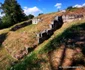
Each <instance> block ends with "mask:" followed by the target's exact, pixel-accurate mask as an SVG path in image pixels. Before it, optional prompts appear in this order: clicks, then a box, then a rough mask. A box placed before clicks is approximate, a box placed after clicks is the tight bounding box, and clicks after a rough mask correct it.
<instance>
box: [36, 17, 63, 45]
mask: <svg viewBox="0 0 85 70" xmlns="http://www.w3.org/2000/svg"><path fill="white" fill-rule="evenodd" d="M62 24H63V20H62V16H56V17H55V18H54V20H53V21H52V22H51V24H49V29H47V30H44V31H42V32H41V33H38V34H37V38H38V43H39V44H40V43H42V42H43V41H44V40H46V39H48V38H49V37H50V36H51V35H52V34H53V32H54V31H55V30H56V29H58V28H60V27H61V26H62Z"/></svg>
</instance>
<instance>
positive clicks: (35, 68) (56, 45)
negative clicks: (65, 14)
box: [11, 20, 85, 70]
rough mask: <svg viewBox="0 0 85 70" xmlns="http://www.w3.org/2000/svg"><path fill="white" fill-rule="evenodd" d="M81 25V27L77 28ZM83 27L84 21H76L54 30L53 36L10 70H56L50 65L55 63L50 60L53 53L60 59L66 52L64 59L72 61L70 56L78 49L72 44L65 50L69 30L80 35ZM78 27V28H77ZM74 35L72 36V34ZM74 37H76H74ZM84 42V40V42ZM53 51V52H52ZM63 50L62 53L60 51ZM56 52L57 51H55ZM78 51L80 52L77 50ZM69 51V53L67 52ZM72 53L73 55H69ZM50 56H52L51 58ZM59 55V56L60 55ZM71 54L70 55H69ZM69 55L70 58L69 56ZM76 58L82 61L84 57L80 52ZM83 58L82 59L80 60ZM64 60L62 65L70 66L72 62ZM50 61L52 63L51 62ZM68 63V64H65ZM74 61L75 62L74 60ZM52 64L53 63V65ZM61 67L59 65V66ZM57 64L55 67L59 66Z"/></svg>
mask: <svg viewBox="0 0 85 70" xmlns="http://www.w3.org/2000/svg"><path fill="white" fill-rule="evenodd" d="M79 25H81V26H79ZM84 26H85V21H84V20H82V21H77V22H72V23H65V24H64V25H63V26H62V28H60V29H59V30H56V31H55V33H54V35H52V36H51V38H50V39H48V40H46V41H44V42H43V43H42V44H40V45H39V46H38V47H37V48H36V49H35V50H34V51H33V52H31V53H30V54H29V55H28V56H26V57H25V58H24V59H23V60H22V61H21V62H19V63H18V64H16V65H15V66H13V67H11V69H12V70H14V69H15V70H26V69H27V70H29V69H31V70H51V69H52V68H54V69H56V68H55V66H56V63H55V64H52V62H53V60H54V62H56V61H55V60H56V59H55V58H52V56H54V57H57V56H55V53H56V54H58V55H59V56H60V57H62V56H61V55H63V52H65V51H66V54H67V55H65V56H66V57H69V59H72V56H73V54H74V52H76V49H78V47H77V48H76V47H74V46H76V45H74V44H69V45H70V47H68V46H67V50H66V49H65V48H66V46H65V45H66V42H67V40H68V38H70V37H71V36H70V35H72V34H73V33H71V34H70V33H69V32H72V31H71V30H74V31H77V32H78V33H79V34H81V33H80V32H79V31H82V30H84V29H83V28H84ZM77 27H79V28H77ZM73 35H74V34H73ZM75 37H76V36H75ZM84 42H85V40H84ZM83 48H84V47H83ZM54 49H55V50H54ZM62 49H63V51H62ZM56 50H57V51H56ZM79 50H82V49H80V48H79ZM69 51H70V52H69ZM71 52H73V53H71ZM51 54H52V56H51ZM60 54H61V55H60ZM71 54H72V55H71ZM69 55H71V56H69ZM77 55H78V56H79V57H78V56H77V57H75V58H76V59H77V60H79V59H80V60H84V58H83V57H84V56H83V54H82V52H79V53H78V54H77ZM82 58H83V59H82ZM62 59H64V62H65V64H63V63H62V64H63V65H66V63H67V65H69V66H70V65H71V63H72V61H73V59H72V61H70V60H67V58H65V57H64V58H62ZM51 61H52V62H51ZM66 61H68V62H66ZM75 61H76V60H75ZM54 62H53V63H54ZM59 65H61V64H59ZM59 65H58V64H57V66H59ZM75 65H76V64H75ZM80 66H83V64H81V65H80Z"/></svg>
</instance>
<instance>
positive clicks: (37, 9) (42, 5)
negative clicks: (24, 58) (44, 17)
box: [0, 0, 85, 16]
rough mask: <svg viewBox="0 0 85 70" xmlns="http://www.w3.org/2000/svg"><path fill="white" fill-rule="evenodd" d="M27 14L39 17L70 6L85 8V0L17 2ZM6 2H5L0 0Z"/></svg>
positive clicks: (30, 0)
mask: <svg viewBox="0 0 85 70" xmlns="http://www.w3.org/2000/svg"><path fill="white" fill-rule="evenodd" d="M17 1H18V3H19V4H20V5H21V7H22V9H23V10H24V12H25V14H27V15H28V14H33V15H35V16H36V15H38V14H39V13H41V12H42V13H49V12H56V11H57V10H58V9H60V10H63V9H66V8H67V7H68V6H76V7H81V6H85V0H17ZM0 2H2V3H3V2H4V0H0Z"/></svg>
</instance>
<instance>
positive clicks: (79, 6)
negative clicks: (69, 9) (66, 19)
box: [73, 3, 85, 8]
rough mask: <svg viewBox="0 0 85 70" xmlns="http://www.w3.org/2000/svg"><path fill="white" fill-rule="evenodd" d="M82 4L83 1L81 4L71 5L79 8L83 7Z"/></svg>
mask: <svg viewBox="0 0 85 70" xmlns="http://www.w3.org/2000/svg"><path fill="white" fill-rule="evenodd" d="M83 6H85V3H83V4H82V5H79V4H76V5H74V6H73V7H77V8H81V7H83Z"/></svg>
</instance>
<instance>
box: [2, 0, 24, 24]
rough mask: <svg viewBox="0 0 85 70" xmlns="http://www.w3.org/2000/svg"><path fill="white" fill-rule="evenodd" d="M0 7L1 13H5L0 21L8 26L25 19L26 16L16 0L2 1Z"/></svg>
mask: <svg viewBox="0 0 85 70" xmlns="http://www.w3.org/2000/svg"><path fill="white" fill-rule="evenodd" d="M1 9H2V10H3V13H5V16H4V17H3V18H2V22H3V23H4V24H6V25H9V26H10V25H13V24H15V23H18V22H21V21H23V20H26V16H25V14H24V13H23V10H22V9H21V6H20V5H19V4H18V3H17V1H16V0H5V1H4V3H3V4H1Z"/></svg>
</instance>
